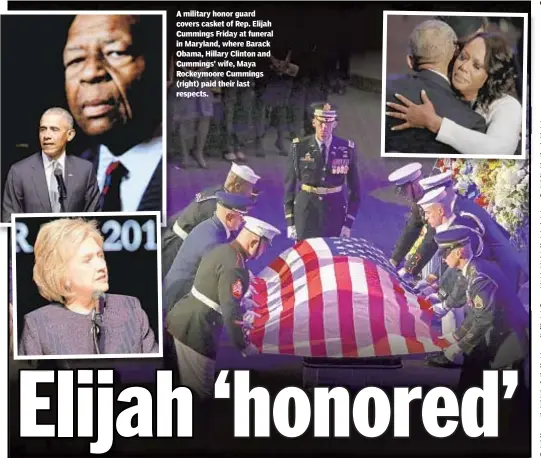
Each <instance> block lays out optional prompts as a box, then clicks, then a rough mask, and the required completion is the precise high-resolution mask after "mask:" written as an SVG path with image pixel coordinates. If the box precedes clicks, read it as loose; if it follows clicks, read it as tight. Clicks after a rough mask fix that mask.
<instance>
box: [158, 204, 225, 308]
mask: <svg viewBox="0 0 541 458" xmlns="http://www.w3.org/2000/svg"><path fill="white" fill-rule="evenodd" d="M229 237H231V235H230V234H229V235H228V234H227V230H226V228H225V226H224V225H223V223H222V222H221V221H220V220H219V219H218V217H217V216H216V215H213V216H212V217H211V218H210V219H207V220H206V221H203V222H202V223H200V224H198V225H197V226H196V227H195V228H194V229H193V230H192V231H191V232H190V234H188V237H186V240H185V241H184V243H183V244H182V246H181V247H180V250H179V251H178V253H177V255H176V257H175V259H174V261H173V264H172V265H171V268H170V269H169V272H168V273H167V275H166V276H165V279H164V281H163V291H164V292H165V299H166V301H165V302H166V306H167V309H168V310H169V309H170V308H171V307H172V306H173V305H174V304H175V303H176V302H177V301H178V300H179V299H182V298H183V297H184V296H185V295H186V294H188V293H189V292H190V289H192V285H193V282H194V279H195V275H196V273H197V268H198V267H199V264H200V262H201V259H203V256H204V255H205V254H206V253H208V252H209V251H211V250H212V249H213V248H215V247H216V246H218V245H220V244H221V243H227V242H228V240H229Z"/></svg>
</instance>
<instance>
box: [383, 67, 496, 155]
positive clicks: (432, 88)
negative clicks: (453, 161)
mask: <svg viewBox="0 0 541 458" xmlns="http://www.w3.org/2000/svg"><path fill="white" fill-rule="evenodd" d="M423 89H424V90H425V91H426V94H427V95H428V98H429V99H430V101H431V102H432V103H433V105H434V108H435V109H436V112H437V113H438V115H439V116H441V117H444V118H448V119H450V120H452V121H454V122H456V123H457V124H460V125H461V126H463V127H466V128H468V129H472V130H475V131H478V132H483V133H484V132H486V127H487V126H486V122H485V119H484V118H483V117H482V116H481V115H479V114H477V113H476V112H475V111H473V110H472V108H471V107H470V105H469V104H468V103H467V102H463V101H462V100H460V99H458V98H457V97H456V95H455V94H454V92H453V90H452V89H451V86H450V85H449V83H448V82H447V81H446V80H445V79H444V78H442V77H441V76H440V75H438V74H437V73H434V72H432V71H430V70H421V71H420V72H418V73H413V74H410V75H406V76H404V77H403V78H400V79H397V80H394V81H388V82H387V94H386V101H387V102H395V103H400V101H399V100H398V99H397V98H396V97H395V96H394V94H401V95H403V96H405V97H407V98H408V99H410V100H411V101H412V102H414V103H422V102H421V91H422V90H423ZM403 122H404V121H403V120H401V119H394V118H391V117H389V116H386V117H385V151H386V152H391V151H395V152H400V153H405V154H438V155H446V154H460V153H459V152H458V151H456V150H455V149H453V148H451V147H450V146H448V145H445V144H444V143H440V142H438V141H436V135H435V134H433V133H432V132H430V131H429V130H428V129H415V128H411V129H406V130H401V131H392V130H391V127H394V126H397V125H399V124H402V123H403Z"/></svg>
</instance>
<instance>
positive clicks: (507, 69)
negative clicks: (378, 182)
mask: <svg viewBox="0 0 541 458" xmlns="http://www.w3.org/2000/svg"><path fill="white" fill-rule="evenodd" d="M516 75H517V73H516V68H515V63H514V57H513V51H512V49H511V47H510V46H509V44H508V43H507V41H506V39H505V38H504V37H503V36H502V35H500V34H492V33H480V34H477V35H475V36H473V37H472V38H470V39H469V40H468V41H467V42H466V43H464V46H463V47H462V49H461V50H460V53H459V54H458V55H457V57H456V59H455V61H454V64H453V66H452V72H451V75H450V79H451V83H452V86H453V88H454V90H455V91H456V92H457V95H458V96H459V97H460V98H461V99H462V100H464V102H465V103H469V104H470V105H471V107H472V109H474V110H475V111H476V112H477V113H479V114H481V115H482V116H483V117H484V118H485V119H486V122H487V131H486V133H480V132H476V131H473V130H471V129H467V128H465V127H462V126H460V125H458V124H457V123H455V122H453V121H451V120H450V119H448V118H443V117H441V116H439V115H438V113H437V112H436V110H435V109H434V106H433V105H432V103H431V101H430V99H429V98H428V96H427V95H426V93H425V92H424V91H422V92H421V100H422V101H423V103H422V104H421V105H417V104H414V103H413V102H412V101H411V100H409V99H407V98H406V97H403V96H401V95H400V94H397V96H396V97H397V99H398V100H399V101H400V102H402V104H399V103H392V102H389V103H387V105H388V106H389V107H391V108H394V109H395V110H397V112H388V113H387V116H390V117H393V118H397V119H402V120H404V121H405V122H404V123H403V124H401V125H399V126H396V127H395V128H394V130H402V129H409V128H426V129H429V130H430V131H431V132H433V133H434V134H436V140H438V141H440V142H442V143H445V144H446V145H449V146H451V147H453V148H454V149H455V150H457V151H459V152H460V153H462V154H468V155H475V154H480V155H513V154H515V152H516V151H517V147H518V145H519V141H520V137H521V131H522V107H521V104H520V102H519V101H518V100H517V99H516V98H515V97H514V96H513V95H514V94H515V92H516V86H515V84H516Z"/></svg>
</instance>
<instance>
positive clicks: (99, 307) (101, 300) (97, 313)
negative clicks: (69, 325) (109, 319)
mask: <svg viewBox="0 0 541 458" xmlns="http://www.w3.org/2000/svg"><path fill="white" fill-rule="evenodd" d="M92 298H93V299H94V300H95V301H96V305H95V307H94V309H93V310H92V337H93V338H94V348H95V350H96V353H97V354H100V353H101V352H100V345H99V341H100V335H101V334H100V332H101V325H102V311H103V308H104V306H105V293H104V292H102V291H95V292H94V293H93V294H92Z"/></svg>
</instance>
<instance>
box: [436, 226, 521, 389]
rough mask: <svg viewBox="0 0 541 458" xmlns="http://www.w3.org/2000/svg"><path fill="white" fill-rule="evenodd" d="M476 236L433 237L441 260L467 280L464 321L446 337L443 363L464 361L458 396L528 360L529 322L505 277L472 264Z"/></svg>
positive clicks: (454, 232) (459, 232)
mask: <svg viewBox="0 0 541 458" xmlns="http://www.w3.org/2000/svg"><path fill="white" fill-rule="evenodd" d="M472 237H475V234H474V233H473V232H472V231H470V230H468V229H467V228H451V229H448V230H445V231H442V232H439V233H437V234H436V235H435V240H436V243H437V244H438V246H439V248H440V250H441V257H442V258H443V259H444V260H445V263H446V264H447V265H448V266H449V267H450V268H451V269H455V268H456V269H459V270H460V271H461V272H462V274H463V275H464V277H465V278H466V280H467V283H466V287H467V290H466V294H467V298H468V304H467V312H466V318H465V320H464V322H463V323H462V326H461V327H460V329H458V330H457V331H456V332H454V333H453V334H452V335H450V336H445V337H446V338H447V339H448V340H450V341H451V342H452V344H451V346H449V347H448V348H446V349H445V350H444V352H443V355H442V356H441V357H442V358H443V357H445V358H447V359H448V360H449V361H452V362H456V361H457V360H459V359H461V358H462V357H463V359H464V360H463V364H462V370H461V373H460V381H459V392H460V393H464V391H465V390H466V389H468V388H470V387H472V386H482V383H483V370H488V369H514V370H517V369H519V368H520V366H521V364H522V363H523V361H524V359H525V357H526V355H527V348H528V342H527V340H528V339H527V329H528V326H529V324H528V323H529V317H528V313H527V312H526V310H525V308H524V306H523V305H522V303H521V302H520V299H519V297H518V296H517V294H516V292H515V287H514V285H512V284H511V283H510V282H509V279H508V277H507V275H506V274H503V272H502V271H501V270H500V268H499V267H498V266H497V265H496V264H495V263H493V262H490V261H487V260H484V259H480V258H476V257H475V256H474V250H473V249H472V246H471V240H472Z"/></svg>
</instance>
